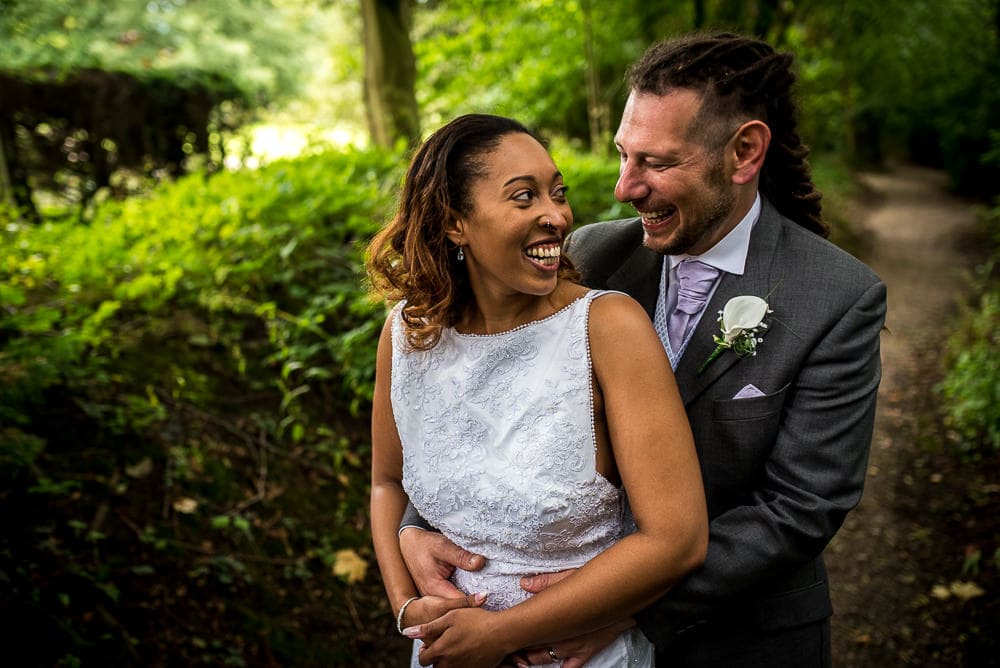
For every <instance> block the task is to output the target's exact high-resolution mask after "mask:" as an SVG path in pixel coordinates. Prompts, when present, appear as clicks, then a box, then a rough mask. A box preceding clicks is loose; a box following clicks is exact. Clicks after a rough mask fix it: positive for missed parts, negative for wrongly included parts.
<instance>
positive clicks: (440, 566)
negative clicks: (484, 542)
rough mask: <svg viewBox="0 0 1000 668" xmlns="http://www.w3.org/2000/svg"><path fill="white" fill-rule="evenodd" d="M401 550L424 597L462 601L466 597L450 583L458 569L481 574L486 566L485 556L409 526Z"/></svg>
mask: <svg viewBox="0 0 1000 668" xmlns="http://www.w3.org/2000/svg"><path fill="white" fill-rule="evenodd" d="M399 549H400V551H401V552H402V553H403V561H405V562H406V568H407V569H408V570H409V571H410V577H412V578H413V581H414V582H415V583H416V585H417V589H418V590H419V591H420V593H421V594H422V595H423V596H441V597H444V598H458V597H460V596H465V594H464V593H462V592H461V591H459V590H458V588H457V587H455V585H453V584H452V583H451V582H449V580H448V578H449V577H451V574H452V572H453V571H454V570H455V569H456V568H461V569H462V570H464V571H478V570H479V569H480V568H482V567H483V566H485V565H486V559H485V558H483V557H482V556H481V555H478V554H473V553H472V552H469V551H467V550H463V549H462V548H460V547H458V546H457V545H455V544H454V543H452V542H451V541H450V540H448V539H447V538H445V537H444V536H443V535H441V534H439V533H437V532H434V531H424V530H423V529H418V528H416V527H407V528H405V529H403V530H402V531H401V532H400V534H399Z"/></svg>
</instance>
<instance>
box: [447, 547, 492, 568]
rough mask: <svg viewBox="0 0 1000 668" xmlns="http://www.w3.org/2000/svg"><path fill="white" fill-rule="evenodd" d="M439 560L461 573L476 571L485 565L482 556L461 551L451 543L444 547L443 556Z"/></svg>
mask: <svg viewBox="0 0 1000 668" xmlns="http://www.w3.org/2000/svg"><path fill="white" fill-rule="evenodd" d="M439 558H440V559H442V561H446V562H448V563H449V564H451V565H452V566H454V567H455V568H461V569H462V570H463V571H478V570H479V569H480V568H482V567H483V566H485V565H486V559H485V558H484V557H483V556H482V555H479V554H474V553H472V552H469V551H468V550H463V549H462V548H460V547H459V546H457V545H455V544H454V543H452V542H451V541H448V543H447V545H445V546H444V551H443V556H441V557H439Z"/></svg>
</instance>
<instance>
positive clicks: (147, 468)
mask: <svg viewBox="0 0 1000 668" xmlns="http://www.w3.org/2000/svg"><path fill="white" fill-rule="evenodd" d="M152 472H153V460H152V459H150V458H149V457H144V458H143V459H141V460H140V461H138V462H137V463H135V464H133V465H132V466H126V467H125V475H127V476H128V477H130V478H136V479H142V478H145V477H146V476H148V475H149V474H150V473H152Z"/></svg>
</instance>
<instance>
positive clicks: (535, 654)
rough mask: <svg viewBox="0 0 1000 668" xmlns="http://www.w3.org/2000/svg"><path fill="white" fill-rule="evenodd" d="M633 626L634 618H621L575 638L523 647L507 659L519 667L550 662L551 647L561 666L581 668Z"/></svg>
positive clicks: (563, 667)
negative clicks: (538, 645) (550, 643)
mask: <svg viewBox="0 0 1000 668" xmlns="http://www.w3.org/2000/svg"><path fill="white" fill-rule="evenodd" d="M633 626H635V620H633V619H626V620H622V621H620V622H615V623H614V624H611V625H610V626H605V627H604V628H603V629H598V630H597V631H592V632H590V633H588V634H586V635H582V636H577V637H576V638H568V639H566V640H560V641H559V642H557V643H554V644H552V645H544V646H542V647H533V648H531V649H523V650H521V651H520V652H516V653H515V654H513V655H512V656H511V657H510V658H508V659H507V661H508V662H509V663H512V664H513V665H515V666H519V667H520V666H540V665H544V664H547V663H552V654H549V650H550V649H551V650H552V652H553V654H555V655H556V656H558V657H559V659H560V660H561V661H562V664H561V665H562V668H582V667H583V666H584V665H585V664H586V663H587V661H589V660H590V659H592V658H593V657H594V656H595V655H596V654H597V653H598V652H600V651H601V650H603V649H604V648H605V647H607V646H608V645H610V644H611V643H613V642H614V641H615V638H617V637H618V636H620V635H621V634H622V633H624V632H625V631H628V630H629V629H630V628H632V627H633Z"/></svg>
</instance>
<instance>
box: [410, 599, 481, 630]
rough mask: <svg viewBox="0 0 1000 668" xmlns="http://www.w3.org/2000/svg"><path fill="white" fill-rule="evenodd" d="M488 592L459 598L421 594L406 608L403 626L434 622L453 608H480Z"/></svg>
mask: <svg viewBox="0 0 1000 668" xmlns="http://www.w3.org/2000/svg"><path fill="white" fill-rule="evenodd" d="M486 598H487V594H469V595H468V596H460V597H458V598H445V597H443V596H421V597H420V598H418V599H417V600H416V601H414V602H413V603H411V604H410V605H409V606H407V608H406V612H405V613H404V614H403V620H402V621H403V628H408V627H413V626H417V625H420V624H426V623H427V622H432V621H434V620H435V619H437V618H438V617H441V616H443V615H445V614H447V613H449V612H451V611H452V610H459V609H462V608H478V607H479V606H481V605H482V604H483V603H485V602H486Z"/></svg>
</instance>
